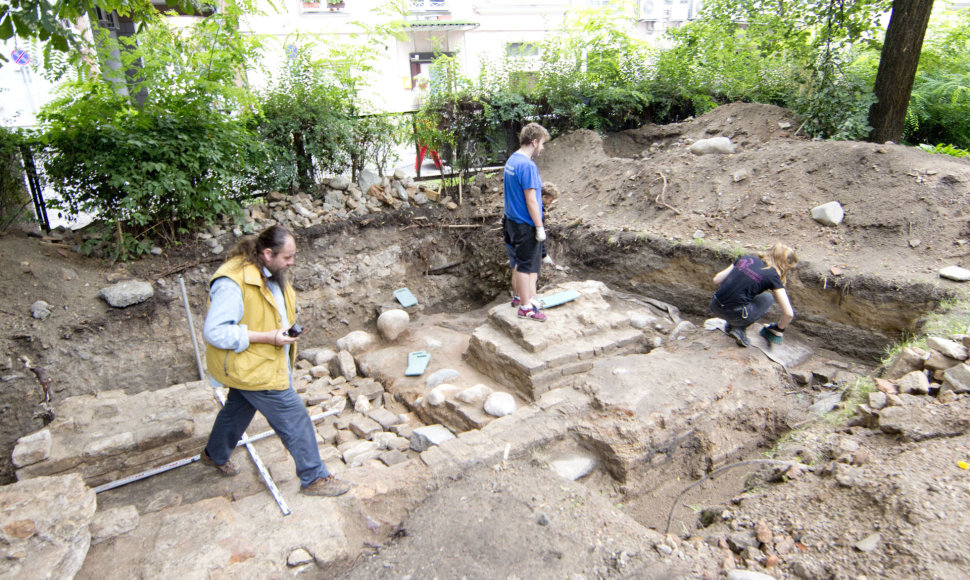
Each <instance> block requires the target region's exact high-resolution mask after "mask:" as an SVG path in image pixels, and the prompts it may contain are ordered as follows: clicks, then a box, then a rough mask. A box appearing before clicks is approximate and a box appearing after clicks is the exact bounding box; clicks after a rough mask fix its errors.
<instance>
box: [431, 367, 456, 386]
mask: <svg viewBox="0 0 970 580" xmlns="http://www.w3.org/2000/svg"><path fill="white" fill-rule="evenodd" d="M459 377H461V374H460V373H459V372H458V371H456V370H454V369H441V370H437V371H435V372H434V373H432V375H431V376H430V377H428V380H426V381H425V383H424V384H425V386H426V387H428V388H429V389H433V388H435V387H437V386H438V385H440V384H441V383H443V382H445V381H450V380H452V379H457V378H459Z"/></svg>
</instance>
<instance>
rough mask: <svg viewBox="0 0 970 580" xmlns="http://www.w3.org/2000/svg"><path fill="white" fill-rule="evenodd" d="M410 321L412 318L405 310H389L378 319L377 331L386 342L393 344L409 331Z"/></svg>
mask: <svg viewBox="0 0 970 580" xmlns="http://www.w3.org/2000/svg"><path fill="white" fill-rule="evenodd" d="M410 321H411V317H410V316H409V315H408V313H407V312H405V311H404V310H401V309H398V308H395V309H392V310H387V311H385V312H383V313H382V314H381V315H380V316H378V317H377V330H379V331H380V333H381V336H383V337H384V340H387V341H390V342H393V341H394V340H395V339H397V337H398V336H400V335H401V333H402V332H404V331H405V330H407V328H408V323H409V322H410Z"/></svg>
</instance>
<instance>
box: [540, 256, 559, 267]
mask: <svg viewBox="0 0 970 580" xmlns="http://www.w3.org/2000/svg"><path fill="white" fill-rule="evenodd" d="M542 263H543V264H549V265H550V266H555V265H556V263H555V262H553V261H552V256H546V257H545V258H543V259H542Z"/></svg>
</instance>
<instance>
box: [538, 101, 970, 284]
mask: <svg viewBox="0 0 970 580" xmlns="http://www.w3.org/2000/svg"><path fill="white" fill-rule="evenodd" d="M796 123H797V119H796V118H795V117H794V116H793V115H792V114H791V113H790V112H788V111H786V110H784V109H781V108H778V107H774V106H769V105H754V104H741V103H738V104H731V105H725V106H722V107H719V108H717V109H715V110H714V111H711V112H709V113H707V114H705V115H703V116H701V117H698V118H696V119H691V120H688V121H684V122H682V123H677V124H674V125H665V126H647V127H643V128H640V129H636V130H632V131H626V132H624V133H620V134H617V135H611V136H608V137H606V138H602V139H601V138H600V137H599V136H598V135H596V134H595V133H592V132H589V131H577V132H574V133H571V134H569V135H565V136H563V137H560V138H559V139H555V140H553V141H552V142H550V143H549V144H548V146H547V147H546V151H545V153H544V154H543V156H542V158H541V159H540V160H539V167H540V172H541V173H542V175H543V179H545V180H546V181H551V182H554V183H556V184H557V185H558V186H559V187H560V189H561V191H562V193H563V195H562V198H561V200H560V202H559V203H558V205H557V208H556V210H555V212H554V213H553V214H551V216H550V221H551V223H552V225H553V227H555V226H556V225H566V224H571V223H573V224H575V223H584V224H587V225H591V226H593V227H599V228H607V229H616V230H620V231H633V232H641V233H643V234H645V235H650V236H656V237H661V238H667V239H669V240H671V241H673V242H675V243H697V244H716V245H723V246H725V247H726V248H729V249H730V248H737V247H743V248H746V249H748V250H750V249H753V248H765V247H767V246H770V245H771V244H772V243H774V242H775V241H777V240H783V241H786V242H788V243H789V244H791V245H793V246H794V247H795V248H796V249H797V251H798V253H799V257H800V258H801V259H802V261H803V262H810V263H813V264H814V265H815V269H816V270H817V271H823V272H831V271H832V269H833V268H836V270H835V271H836V272H838V275H844V276H863V277H868V276H873V277H878V278H880V279H883V280H887V281H892V282H894V283H899V284H906V283H912V282H915V281H928V282H931V283H933V284H940V285H945V286H952V287H954V288H955V286H954V285H953V284H950V283H949V282H946V281H940V279H939V277H938V275H937V272H938V270H939V269H941V268H943V267H946V266H951V265H966V263H967V262H968V257H970V249H968V248H966V247H965V245H966V242H967V240H968V239H970V202H968V196H967V193H968V192H970V160H967V159H960V158H954V157H949V156H945V155H935V154H930V153H926V152H923V151H921V150H918V149H913V148H910V147H902V146H899V145H893V144H884V145H880V144H871V143H856V142H824V141H813V140H810V139H807V138H804V137H800V136H798V135H796V130H797V124H796ZM710 137H728V138H730V139H731V140H732V142H733V143H734V144H735V145H736V146H737V152H736V153H734V154H732V155H716V154H712V155H695V154H693V153H690V152H689V151H688V149H687V148H688V147H689V146H690V144H692V143H694V142H696V141H697V140H699V139H705V138H710ZM831 201H837V202H839V203H840V204H841V205H842V207H843V208H844V211H845V219H844V221H843V223H842V224H841V225H839V226H837V227H828V226H823V225H821V224H819V223H817V222H815V221H814V220H813V219H812V217H811V209H812V208H813V207H816V206H818V205H821V204H824V203H828V202H831Z"/></svg>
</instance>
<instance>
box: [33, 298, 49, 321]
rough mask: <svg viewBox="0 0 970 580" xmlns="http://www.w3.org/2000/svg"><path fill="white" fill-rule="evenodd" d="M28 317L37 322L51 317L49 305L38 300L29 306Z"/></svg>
mask: <svg viewBox="0 0 970 580" xmlns="http://www.w3.org/2000/svg"><path fill="white" fill-rule="evenodd" d="M30 315H31V316H33V317H34V318H36V319H37V320H44V319H45V318H47V317H48V316H50V315H51V305H50V304H48V303H46V302H44V301H43V300H38V301H37V302H34V303H33V304H31V305H30Z"/></svg>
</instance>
